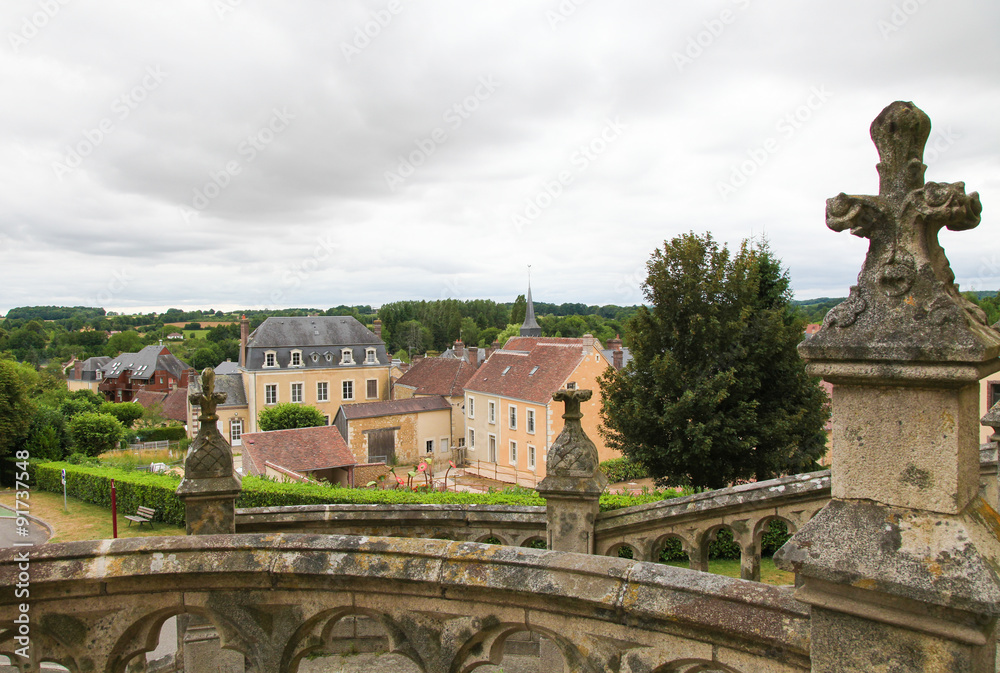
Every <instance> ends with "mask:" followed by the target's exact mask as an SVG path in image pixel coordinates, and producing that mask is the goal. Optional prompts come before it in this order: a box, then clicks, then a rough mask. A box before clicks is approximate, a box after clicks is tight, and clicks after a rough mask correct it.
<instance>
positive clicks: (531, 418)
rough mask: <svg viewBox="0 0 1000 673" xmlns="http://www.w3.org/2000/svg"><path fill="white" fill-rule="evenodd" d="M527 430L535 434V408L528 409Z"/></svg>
mask: <svg viewBox="0 0 1000 673" xmlns="http://www.w3.org/2000/svg"><path fill="white" fill-rule="evenodd" d="M527 426H528V428H527V430H528V434H529V435H533V434H535V410H534V409H528V419H527Z"/></svg>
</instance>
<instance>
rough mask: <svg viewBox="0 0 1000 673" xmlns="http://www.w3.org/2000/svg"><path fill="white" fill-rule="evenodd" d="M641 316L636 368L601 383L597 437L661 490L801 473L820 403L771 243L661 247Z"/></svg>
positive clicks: (630, 329)
mask: <svg viewBox="0 0 1000 673" xmlns="http://www.w3.org/2000/svg"><path fill="white" fill-rule="evenodd" d="M647 270H648V272H649V275H648V277H647V279H646V282H645V284H644V286H643V291H644V294H645V297H646V300H647V301H648V303H649V305H650V306H649V308H646V307H640V308H639V310H638V312H637V313H636V314H635V315H634V316H633V317H632V318H631V319H630V320H629V321H628V323H627V324H626V332H627V338H628V339H629V341H630V343H631V349H632V351H631V352H632V360H631V362H629V364H628V365H626V366H625V367H624V368H623V369H621V370H617V371H616V370H614V369H609V370H608V371H607V372H605V374H604V375H602V376H601V377H600V379H599V384H600V386H601V390H602V392H603V399H604V402H603V409H602V411H601V416H602V419H603V422H604V429H603V430H602V432H603V433H604V435H605V438H606V439H607V442H608V444H609V445H610V446H612V447H614V448H617V449H619V450H621V451H622V453H624V454H625V455H626V456H628V457H629V458H632V459H633V460H636V461H638V462H640V463H642V464H643V465H645V466H646V467H647V468H648V469H649V470H650V472H651V473H652V474H653V475H654V476H655V477H656V479H657V482H658V483H659V484H666V483H669V484H674V485H681V484H684V485H692V486H698V487H708V488H720V487H723V486H726V485H728V484H730V483H733V482H737V481H743V480H750V479H758V480H760V479H767V478H770V477H774V476H776V475H779V474H782V473H787V472H793V471H799V470H803V469H809V468H811V467H812V465H813V464H814V461H816V460H817V459H818V458H819V457H820V456H822V454H823V452H824V451H825V435H824V433H823V425H824V423H825V422H826V419H827V418H828V417H829V410H828V408H827V399H826V395H825V393H824V392H823V390H822V389H821V388H820V386H819V384H818V381H817V380H816V379H813V378H810V377H808V376H806V374H805V368H804V364H803V362H802V361H801V360H800V359H799V357H798V354H797V353H796V345H797V344H798V342H799V340H800V338H801V334H802V327H803V323H802V322H801V320H798V319H796V318H795V316H794V314H793V312H792V311H791V309H790V307H789V302H790V300H791V292H790V290H789V280H788V274H787V273H786V272H784V271H783V270H782V269H781V265H780V263H779V261H778V260H777V259H776V258H775V257H774V255H773V254H772V253H771V251H770V249H769V248H768V247H767V244H766V243H765V244H763V245H757V246H755V247H752V246H750V245H749V244H748V243H747V242H746V241H744V243H743V245H742V246H741V248H740V250H739V251H738V253H736V254H735V255H730V253H729V250H728V249H727V248H726V247H725V246H722V247H720V246H719V244H718V243H716V242H715V241H714V240H713V239H712V237H711V235H709V234H706V235H705V236H697V235H695V234H693V233H691V234H685V235H682V236H679V237H677V238H674V239H673V240H672V241H670V242H665V243H664V247H663V250H662V251H661V250H659V249H657V250H656V251H655V252H654V253H653V256H652V258H651V259H650V261H649V262H648V263H647Z"/></svg>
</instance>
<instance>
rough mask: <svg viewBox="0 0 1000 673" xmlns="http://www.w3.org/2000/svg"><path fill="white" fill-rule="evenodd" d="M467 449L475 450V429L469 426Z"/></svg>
mask: <svg viewBox="0 0 1000 673" xmlns="http://www.w3.org/2000/svg"><path fill="white" fill-rule="evenodd" d="M468 446H469V451H475V450H476V429H475V428H469V444H468Z"/></svg>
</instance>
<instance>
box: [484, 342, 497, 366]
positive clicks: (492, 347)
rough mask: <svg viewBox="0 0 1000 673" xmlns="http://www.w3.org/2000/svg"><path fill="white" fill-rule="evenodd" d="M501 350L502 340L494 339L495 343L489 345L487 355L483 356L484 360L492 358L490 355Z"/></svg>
mask: <svg viewBox="0 0 1000 673" xmlns="http://www.w3.org/2000/svg"><path fill="white" fill-rule="evenodd" d="M498 350H500V342H499V341H496V340H495V339H494V341H493V343H491V344H490V345H489V347H488V348H487V349H486V357H484V358H483V362H485V361H486V360H489V359H490V356H491V355H493V354H494V353H496V352H497V351H498Z"/></svg>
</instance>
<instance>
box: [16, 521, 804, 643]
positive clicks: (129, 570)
mask: <svg viewBox="0 0 1000 673" xmlns="http://www.w3.org/2000/svg"><path fill="white" fill-rule="evenodd" d="M18 563H19V559H18V550H3V551H0V587H2V589H0V619H2V618H3V615H4V614H5V613H7V614H13V612H12V610H16V605H17V603H19V602H20V599H18V598H16V597H15V595H14V585H15V584H16V582H17V575H18V572H19V570H18ZM30 564H31V589H32V594H31V595H32V603H33V604H35V605H38V604H40V603H42V602H46V601H54V602H55V604H57V605H58V604H59V603H60V602H61V601H66V600H69V599H73V598H86V597H93V596H111V595H122V594H135V596H136V597H137V599H138V598H139V597H141V596H142V595H143V594H147V593H151V592H158V591H162V592H171V591H172V592H177V591H182V592H186V593H188V592H189V593H204V592H212V591H233V590H306V591H312V592H315V591H327V592H332V593H335V592H341V593H342V592H344V591H352V592H365V591H370V592H376V593H386V592H389V593H398V594H400V599H401V600H410V599H409V598H405V595H409V596H410V597H411V598H412V597H414V596H417V597H419V596H425V597H433V598H445V599H452V600H456V601H458V602H463V601H466V602H468V601H471V602H474V603H476V604H479V605H482V604H496V605H503V606H508V607H509V606H518V607H524V608H525V609H527V610H535V611H544V612H552V611H554V612H558V613H560V614H565V613H572V614H576V615H579V616H584V617H585V618H588V619H593V620H595V621H598V622H611V623H616V624H624V623H628V624H633V625H640V624H641V625H642V628H644V629H646V630H653V631H660V630H664V631H669V632H677V631H678V629H680V630H687V631H690V632H691V633H694V634H698V633H700V634H701V635H702V637H704V638H706V639H709V640H715V639H717V638H718V637H719V636H720V634H721V635H724V636H725V637H727V638H736V639H738V640H740V641H744V642H751V643H756V644H758V645H759V644H765V645H767V646H768V647H777V648H780V649H782V650H787V651H789V652H794V653H797V654H800V655H808V648H809V645H808V631H809V608H808V607H807V606H806V605H804V604H802V603H800V602H798V601H796V600H795V599H794V598H792V596H791V593H790V591H789V590H788V589H782V588H779V587H773V586H769V585H764V584H759V583H755V582H748V581H745V580H739V579H734V578H729V577H722V576H718V575H710V574H708V573H701V572H697V571H692V570H687V569H685V568H676V567H672V566H664V565H660V564H655V563H644V562H639V561H631V560H628V559H618V558H609V557H602V556H592V555H587V554H575V553H568V552H555V551H547V550H536V549H526V548H517V547H504V546H498V545H488V544H478V543H474V542H450V541H443V540H422V539H413V538H387V537H365V536H345V535H303V534H290V533H277V534H238V535H207V536H178V537H148V538H126V539H119V540H98V541H84V542H68V543H59V544H50V545H44V546H42V547H38V548H34V549H32V551H31V560H30ZM413 599H414V600H416V599H415V598H413ZM713 634H714V635H713ZM693 637H696V638H697V635H695V636H693Z"/></svg>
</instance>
